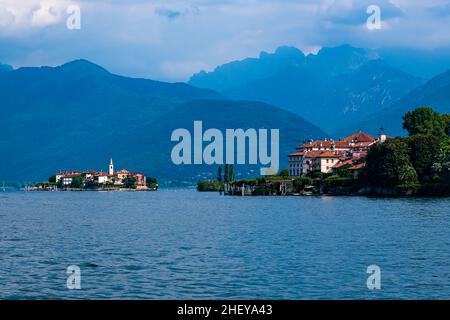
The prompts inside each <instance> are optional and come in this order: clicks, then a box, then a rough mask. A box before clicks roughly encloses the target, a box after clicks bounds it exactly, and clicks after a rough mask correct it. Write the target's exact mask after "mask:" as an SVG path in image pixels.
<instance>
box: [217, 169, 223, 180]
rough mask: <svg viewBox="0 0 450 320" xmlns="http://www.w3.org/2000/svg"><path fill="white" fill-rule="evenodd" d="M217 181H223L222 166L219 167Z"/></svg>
mask: <svg viewBox="0 0 450 320" xmlns="http://www.w3.org/2000/svg"><path fill="white" fill-rule="evenodd" d="M217 181H219V182H222V166H219V168H218V169H217Z"/></svg>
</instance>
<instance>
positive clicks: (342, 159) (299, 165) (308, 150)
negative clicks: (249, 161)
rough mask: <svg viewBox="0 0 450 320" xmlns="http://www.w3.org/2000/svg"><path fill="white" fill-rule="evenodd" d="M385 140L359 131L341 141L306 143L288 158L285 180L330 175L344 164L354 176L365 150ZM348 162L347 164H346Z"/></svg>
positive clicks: (327, 140)
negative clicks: (314, 174) (317, 173)
mask: <svg viewBox="0 0 450 320" xmlns="http://www.w3.org/2000/svg"><path fill="white" fill-rule="evenodd" d="M387 138H388V136H386V135H385V134H384V133H381V134H380V135H379V137H373V136H371V135H369V134H367V133H364V132H362V131H358V132H356V133H354V134H352V135H349V136H347V137H344V138H342V139H340V140H337V141H335V140H333V139H325V140H317V141H313V140H311V141H309V142H307V143H305V144H303V145H301V146H299V147H297V148H296V149H297V151H296V152H294V153H291V154H289V155H288V169H289V176H291V177H300V176H303V175H306V174H308V173H310V172H314V171H316V172H322V173H332V172H334V171H335V170H338V169H339V168H340V167H341V166H343V165H345V164H349V165H350V164H351V166H350V167H353V166H354V165H357V164H358V166H357V167H354V168H352V171H353V172H354V175H355V176H357V174H358V172H359V171H360V170H361V169H362V168H363V167H364V164H362V165H359V163H361V162H363V159H364V157H366V156H367V151H368V150H369V148H370V147H371V146H372V145H374V144H376V143H379V142H383V141H385V140H386V139H387ZM349 161H350V162H349Z"/></svg>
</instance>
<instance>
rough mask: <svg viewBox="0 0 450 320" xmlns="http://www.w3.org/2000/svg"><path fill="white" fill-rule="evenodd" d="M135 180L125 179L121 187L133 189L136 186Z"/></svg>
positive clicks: (133, 178) (132, 178) (134, 178)
mask: <svg viewBox="0 0 450 320" xmlns="http://www.w3.org/2000/svg"><path fill="white" fill-rule="evenodd" d="M137 180H138V179H137V178H136V177H127V178H125V179H124V180H123V186H124V187H125V188H128V189H135V188H136V186H137Z"/></svg>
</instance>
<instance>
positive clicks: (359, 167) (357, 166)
mask: <svg viewBox="0 0 450 320" xmlns="http://www.w3.org/2000/svg"><path fill="white" fill-rule="evenodd" d="M365 166H366V164H365V163H364V162H363V163H358V164H355V165H354V166H353V167H350V168H348V170H359V169H362V168H364V167H365Z"/></svg>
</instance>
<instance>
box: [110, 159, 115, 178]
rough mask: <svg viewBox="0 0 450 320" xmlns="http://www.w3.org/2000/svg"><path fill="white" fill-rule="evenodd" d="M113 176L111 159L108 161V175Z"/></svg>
mask: <svg viewBox="0 0 450 320" xmlns="http://www.w3.org/2000/svg"><path fill="white" fill-rule="evenodd" d="M113 174H114V164H113V161H112V158H111V160H110V161H109V175H111V176H112V175H113Z"/></svg>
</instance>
